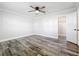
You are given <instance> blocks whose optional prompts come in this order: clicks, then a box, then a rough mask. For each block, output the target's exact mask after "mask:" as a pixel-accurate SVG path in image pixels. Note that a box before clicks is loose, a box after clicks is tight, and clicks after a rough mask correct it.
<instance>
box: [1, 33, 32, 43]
mask: <svg viewBox="0 0 79 59" xmlns="http://www.w3.org/2000/svg"><path fill="white" fill-rule="evenodd" d="M31 35H33V34H29V35H24V36H18V37H12V38H7V39H2V40H0V42H4V41H8V40H14V39H17V38H21V37H26V36H31Z"/></svg>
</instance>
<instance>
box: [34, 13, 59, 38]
mask: <svg viewBox="0 0 79 59" xmlns="http://www.w3.org/2000/svg"><path fill="white" fill-rule="evenodd" d="M57 18H58V17H57V16H55V15H52V14H50V15H46V16H44V17H42V18H41V19H37V20H35V21H34V32H35V34H38V35H43V36H47V37H52V38H58V20H57Z"/></svg>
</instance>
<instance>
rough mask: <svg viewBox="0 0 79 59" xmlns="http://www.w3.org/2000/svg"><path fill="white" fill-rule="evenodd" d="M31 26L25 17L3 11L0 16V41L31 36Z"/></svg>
mask: <svg viewBox="0 0 79 59" xmlns="http://www.w3.org/2000/svg"><path fill="white" fill-rule="evenodd" d="M31 25H32V24H31V20H30V19H29V18H28V17H27V16H26V17H23V16H22V15H16V14H13V13H11V12H4V11H3V12H2V15H0V41H4V40H7V39H13V38H17V37H22V36H28V35H31V34H32V30H31ZM1 29H2V30H1Z"/></svg>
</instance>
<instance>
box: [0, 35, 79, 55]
mask: <svg viewBox="0 0 79 59" xmlns="http://www.w3.org/2000/svg"><path fill="white" fill-rule="evenodd" d="M73 47H74V48H73ZM78 54H79V52H78V46H77V45H75V44H72V43H70V42H66V45H64V44H61V43H60V42H59V41H58V40H57V39H53V38H48V37H44V36H40V35H32V36H28V37H22V38H18V39H13V40H8V41H5V42H0V56H77V55H78Z"/></svg>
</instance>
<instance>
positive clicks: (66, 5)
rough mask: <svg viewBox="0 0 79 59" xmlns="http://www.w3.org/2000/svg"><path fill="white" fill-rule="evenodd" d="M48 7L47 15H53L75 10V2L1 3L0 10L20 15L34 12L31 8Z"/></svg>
mask: <svg viewBox="0 0 79 59" xmlns="http://www.w3.org/2000/svg"><path fill="white" fill-rule="evenodd" d="M30 5H33V6H46V9H45V10H46V13H53V12H56V11H60V10H61V11H62V10H66V9H70V8H74V5H75V3H74V2H0V9H1V8H2V9H5V10H11V11H15V12H18V13H23V14H28V11H30V10H32V8H30V7H29V6H30Z"/></svg>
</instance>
